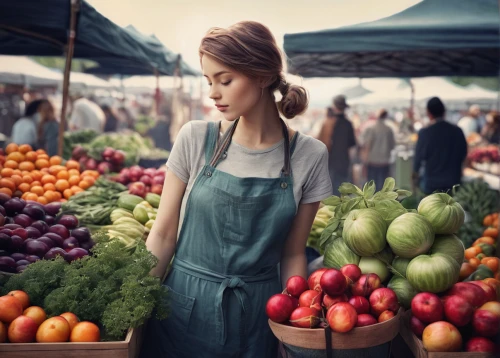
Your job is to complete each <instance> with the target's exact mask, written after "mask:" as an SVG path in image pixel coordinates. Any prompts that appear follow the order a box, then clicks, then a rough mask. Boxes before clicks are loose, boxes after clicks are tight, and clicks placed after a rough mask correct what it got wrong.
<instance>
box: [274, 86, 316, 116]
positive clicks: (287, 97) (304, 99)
mask: <svg viewBox="0 0 500 358" xmlns="http://www.w3.org/2000/svg"><path fill="white" fill-rule="evenodd" d="M279 91H280V92H281V94H282V95H283V97H282V98H281V101H279V102H278V110H279V111H280V112H281V113H282V114H283V116H285V118H288V119H291V118H293V117H295V116H297V115H299V114H301V113H303V112H304V111H305V110H306V109H307V106H308V104H309V98H308V96H307V91H306V89H305V88H304V87H302V86H297V85H293V84H289V83H286V82H282V83H280V86H279Z"/></svg>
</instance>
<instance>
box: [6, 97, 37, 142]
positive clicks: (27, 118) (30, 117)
mask: <svg viewBox="0 0 500 358" xmlns="http://www.w3.org/2000/svg"><path fill="white" fill-rule="evenodd" d="M42 102H43V100H41V99H38V100H34V101H32V102H30V103H29V104H28V105H27V106H26V109H25V112H24V116H23V117H21V118H19V119H18V120H17V121H16V123H14V126H13V127H12V134H11V141H12V142H13V143H16V144H18V145H21V144H29V145H31V146H32V147H33V148H36V147H37V144H38V138H37V129H36V126H37V125H36V123H37V117H38V109H39V106H40V104H41V103H42Z"/></svg>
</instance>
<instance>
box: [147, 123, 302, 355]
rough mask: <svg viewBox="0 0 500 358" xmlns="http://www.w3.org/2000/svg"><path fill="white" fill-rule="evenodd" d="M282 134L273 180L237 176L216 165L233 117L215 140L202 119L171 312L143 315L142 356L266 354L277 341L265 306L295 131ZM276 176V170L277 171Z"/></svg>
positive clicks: (288, 215)
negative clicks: (160, 316) (280, 161)
mask: <svg viewBox="0 0 500 358" xmlns="http://www.w3.org/2000/svg"><path fill="white" fill-rule="evenodd" d="M281 122H282V124H283V134H284V137H285V141H284V146H285V150H284V153H285V156H284V157H285V158H284V163H285V164H284V167H283V169H282V170H281V171H280V173H279V177H278V178H271V179H269V178H239V177H235V176H233V175H230V174H228V173H225V172H222V171H219V170H217V164H218V163H219V162H220V161H221V160H224V159H225V158H226V157H227V149H228V147H229V145H230V143H231V138H232V136H233V134H234V130H235V129H236V126H237V124H238V120H236V121H235V123H234V124H233V125H232V126H231V128H230V129H229V130H227V131H226V133H225V135H224V136H223V138H222V139H221V141H220V144H219V140H218V138H219V130H220V124H219V126H217V125H216V124H215V123H209V126H208V131H207V136H206V139H205V160H206V163H207V164H206V165H205V166H204V167H203V170H202V171H201V173H200V174H199V176H198V177H197V178H196V181H195V183H194V185H193V188H192V190H191V193H190V194H189V198H188V201H187V204H186V210H185V217H184V222H183V225H182V229H181V232H180V235H179V240H178V242H177V249H176V254H175V258H174V261H173V264H172V270H171V272H170V273H169V275H168V276H167V278H166V280H165V282H164V284H165V285H167V286H168V288H169V304H170V315H169V317H168V318H167V319H166V320H164V321H157V320H150V322H149V324H148V329H147V332H146V336H145V342H144V344H143V351H142V357H144V358H145V357H147V358H153V357H154V358H160V357H168V358H170V357H172V358H174V357H189V358H192V357H217V358H223V357H252V358H254V357H259V358H265V357H272V358H275V357H276V356H277V343H278V341H277V340H276V339H275V338H274V336H273V334H272V332H271V330H270V328H269V326H268V323H267V316H266V312H265V306H266V302H267V300H268V299H269V297H271V296H272V295H273V294H276V293H279V292H280V291H281V283H280V280H279V275H278V264H279V262H280V258H281V253H282V249H283V247H284V244H285V241H286V239H287V236H288V232H289V229H290V226H291V224H292V221H293V219H294V217H295V214H296V204H295V199H294V195H293V180H292V176H291V167H290V157H291V154H292V153H293V149H294V147H295V143H296V139H297V135H295V136H294V138H293V140H292V142H291V143H290V140H289V135H288V130H287V128H286V125H285V124H284V123H283V121H281ZM277 174H278V173H277Z"/></svg>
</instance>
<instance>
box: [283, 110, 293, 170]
mask: <svg viewBox="0 0 500 358" xmlns="http://www.w3.org/2000/svg"><path fill="white" fill-rule="evenodd" d="M281 124H282V125H283V136H284V137H285V150H284V155H285V160H284V162H285V164H284V166H283V170H282V173H283V175H284V176H285V177H288V176H290V173H291V171H292V167H291V165H290V162H291V159H290V158H291V153H290V134H289V133H288V127H287V126H286V124H285V121H283V120H282V119H281Z"/></svg>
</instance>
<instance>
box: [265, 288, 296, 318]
mask: <svg viewBox="0 0 500 358" xmlns="http://www.w3.org/2000/svg"><path fill="white" fill-rule="evenodd" d="M294 309H295V306H294V305H293V302H292V299H291V297H290V296H288V295H284V294H282V293H278V294H276V295H274V296H271V298H269V300H268V301H267V304H266V313H267V316H268V317H269V318H270V319H271V321H274V322H276V323H282V322H285V321H286V320H288V318H289V317H290V315H291V314H292V312H293V310H294Z"/></svg>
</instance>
